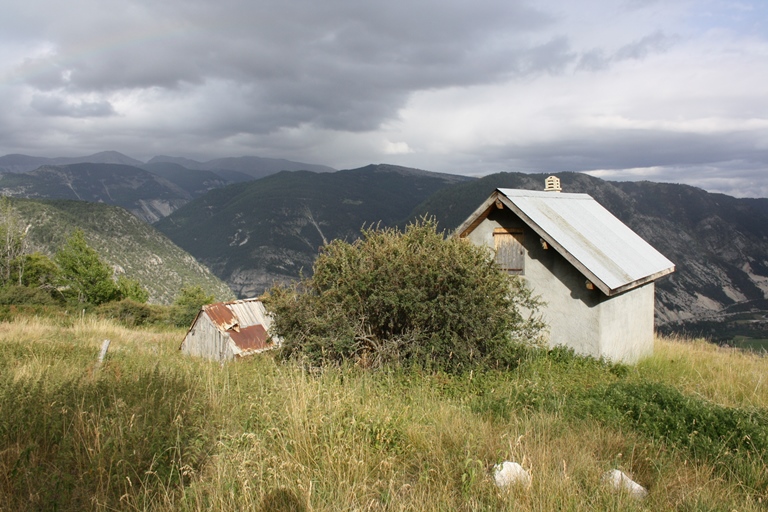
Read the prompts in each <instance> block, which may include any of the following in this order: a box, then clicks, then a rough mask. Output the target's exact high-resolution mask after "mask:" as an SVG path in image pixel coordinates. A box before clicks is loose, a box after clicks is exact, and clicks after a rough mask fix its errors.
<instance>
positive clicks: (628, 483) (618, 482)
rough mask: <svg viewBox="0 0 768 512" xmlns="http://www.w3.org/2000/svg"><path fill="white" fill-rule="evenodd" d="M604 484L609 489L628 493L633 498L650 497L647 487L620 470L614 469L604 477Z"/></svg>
mask: <svg viewBox="0 0 768 512" xmlns="http://www.w3.org/2000/svg"><path fill="white" fill-rule="evenodd" d="M603 482H605V483H606V484H607V485H608V486H609V487H611V488H612V489H614V490H617V491H626V492H628V493H629V495H630V496H632V497H633V498H638V499H641V498H645V497H646V496H647V495H648V491H646V490H645V487H643V486H642V485H640V484H639V483H637V482H635V481H634V480H632V479H631V478H629V476H627V474H626V473H624V472H623V471H619V470H618V469H612V470H610V471H608V472H606V473H605V474H604V475H603Z"/></svg>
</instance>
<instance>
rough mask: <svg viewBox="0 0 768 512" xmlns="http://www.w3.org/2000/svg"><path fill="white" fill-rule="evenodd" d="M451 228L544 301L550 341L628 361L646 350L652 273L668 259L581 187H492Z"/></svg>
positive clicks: (667, 267)
mask: <svg viewBox="0 0 768 512" xmlns="http://www.w3.org/2000/svg"><path fill="white" fill-rule="evenodd" d="M454 236H459V237H460V238H466V239H467V240H469V241H471V242H472V243H474V244H477V245H482V246H486V247H488V249H489V250H491V251H493V253H494V255H495V259H496V262H497V263H498V265H499V266H500V267H501V268H502V269H503V270H505V271H507V272H509V273H510V274H515V275H519V276H521V277H523V278H524V279H525V281H526V282H527V283H528V285H529V286H530V287H531V289H532V290H533V292H534V294H535V295H538V296H539V297H540V298H541V299H542V300H543V301H544V302H545V303H546V304H545V306H543V308H542V316H543V320H544V321H545V322H546V324H547V325H548V327H549V345H550V346H555V345H565V346H567V347H571V348H573V349H574V350H575V351H576V353H578V354H583V355H589V356H593V357H596V358H600V357H603V358H606V359H608V360H611V361H616V362H624V363H635V362H637V361H638V360H639V359H641V358H643V357H645V356H648V355H650V354H652V353H653V338H654V307H655V306H654V302H655V300H654V281H655V280H656V279H659V278H660V277H662V276H665V275H667V274H669V273H671V272H674V269H675V266H674V264H673V263H672V262H671V261H669V260H668V259H667V258H665V257H664V256H663V255H662V254H660V253H659V252H658V251H657V250H656V249H654V248H653V247H652V246H651V245H650V244H648V243H647V242H646V241H645V240H643V239H642V238H640V236H639V235H637V234H636V233H635V232H634V231H632V230H631V229H630V228H629V227H627V226H626V225H625V224H624V223H622V222H621V221H620V220H619V219H617V218H616V217H614V216H613V215H612V214H611V213H610V212H609V211H608V210H606V209H605V208H603V207H602V206H601V205H600V204H599V203H598V202H597V201H595V200H594V199H593V198H592V197H591V196H589V195H587V194H568V193H561V192H560V184H559V180H558V179H557V178H556V177H554V176H551V177H549V178H547V184H546V188H545V191H531V190H516V189H497V190H496V191H495V192H493V193H492V194H491V196H490V197H489V198H488V199H487V200H486V201H485V202H484V203H483V204H482V205H481V206H480V207H479V208H478V209H477V210H475V212H474V213H473V214H472V215H470V216H469V218H468V219H467V220H466V221H464V223H462V224H461V225H460V226H459V227H458V228H457V230H456V232H455V233H454Z"/></svg>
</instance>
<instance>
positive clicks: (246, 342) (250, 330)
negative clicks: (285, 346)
mask: <svg viewBox="0 0 768 512" xmlns="http://www.w3.org/2000/svg"><path fill="white" fill-rule="evenodd" d="M229 337H230V338H231V339H232V341H233V342H235V345H236V346H237V348H239V349H240V352H241V355H242V352H251V351H254V350H263V349H265V348H270V347H271V346H272V344H271V343H268V341H269V335H268V334H267V330H266V329H264V326H262V325H261V324H256V325H251V326H250V327H244V328H242V329H240V332H235V331H230V332H229Z"/></svg>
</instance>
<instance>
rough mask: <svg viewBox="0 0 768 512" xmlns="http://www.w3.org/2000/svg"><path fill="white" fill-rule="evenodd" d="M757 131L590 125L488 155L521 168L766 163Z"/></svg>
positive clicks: (766, 154) (492, 150) (766, 155)
mask: <svg viewBox="0 0 768 512" xmlns="http://www.w3.org/2000/svg"><path fill="white" fill-rule="evenodd" d="M760 137H761V134H760V133H753V134H745V133H738V132H734V133H730V134H696V133H680V132H666V131H663V130H657V131H652V130H639V129H638V130H620V129H611V130H594V129H593V130H584V131H583V132H582V133H581V134H580V135H579V136H578V137H571V138H569V139H563V140H558V141H556V142H553V143H546V144H544V143H540V144H534V145H526V146H524V147H515V146H508V147H504V148H489V149H488V159H491V160H493V159H496V160H501V161H508V162H525V166H526V168H525V170H529V171H540V172H546V171H548V170H551V171H589V170H595V169H635V168H644V167H654V166H667V167H669V166H679V165H698V166H703V165H714V164H716V163H718V162H728V161H735V160H742V161H749V162H752V163H753V165H755V166H756V167H760V166H762V167H763V168H768V148H766V147H765V146H764V145H761V142H760V140H761V139H760Z"/></svg>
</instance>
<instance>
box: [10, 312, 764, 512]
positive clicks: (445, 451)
mask: <svg viewBox="0 0 768 512" xmlns="http://www.w3.org/2000/svg"><path fill="white" fill-rule="evenodd" d="M182 336H183V332H182V331H181V330H173V331H156V330H128V329H125V328H122V327H119V326H117V325H115V324H112V323H109V322H106V321H96V320H92V319H90V318H89V317H87V316H86V317H85V318H84V319H78V320H72V319H71V318H69V319H64V320H61V321H54V320H42V319H34V320H24V319H20V320H16V321H14V322H12V323H3V324H0V369H1V371H0V375H2V377H0V416H1V417H2V418H3V421H2V422H0V509H2V510H22V511H23V510H41V509H42V510H54V509H55V510H91V509H93V510H107V509H110V510H111V509H140V510H211V509H213V510H263V511H266V510H300V511H303V510H306V511H310V510H312V511H324V510H328V511H337V510H510V511H511V510H524V511H525V510H537V511H541V510H553V511H554V510H629V511H632V510H741V511H745V510H746V511H749V510H764V506H765V504H766V503H768V468H766V453H768V450H766V448H767V447H766V443H768V440H766V432H768V416H767V414H768V387H767V386H766V385H765V375H766V372H768V359H765V358H760V357H758V356H754V355H746V354H743V353H740V352H735V351H729V350H724V349H719V348H717V347H714V346H711V345H708V344H705V343H699V342H685V341H675V340H665V339H661V340H658V341H657V344H656V354H655V355H654V356H653V357H652V358H650V359H648V360H646V361H644V362H642V363H641V364H640V365H638V366H637V367H632V368H627V367H617V366H610V365H606V364H602V363H599V362H596V361H594V360H589V359H581V358H575V357H573V356H570V355H568V354H566V353H561V352H553V353H551V354H549V355H547V354H546V353H525V352H521V358H520V363H519V366H518V367H517V368H515V369H512V370H510V371H505V372H489V373H479V374H478V373H470V374H466V375H463V376H448V375H444V374H426V373H419V372H413V373H405V372H398V371H389V372H386V371H381V372H375V373H374V372H365V371H361V370H359V369H356V368H340V369H330V370H326V371H324V372H321V373H307V372H306V371H305V370H303V369H302V368H301V367H299V366H297V365H295V364H291V363H277V362H275V361H274V359H273V358H272V357H271V356H269V355H263V356H258V357H255V358H252V359H249V360H245V361H241V362H238V363H234V364H228V365H225V366H223V367H222V366H220V365H219V364H217V363H209V362H206V361H202V360H199V359H193V358H188V357H184V356H182V355H181V354H180V353H179V350H178V347H179V344H180V341H181V338H182ZM105 338H106V339H110V340H112V345H111V347H110V351H109V353H108V356H107V359H106V362H105V364H104V365H103V366H102V367H101V368H100V369H99V368H97V367H96V365H95V363H96V359H97V354H98V352H99V347H100V345H101V342H102V340H103V339H105ZM506 459H508V460H515V461H518V462H520V463H521V464H522V465H523V466H524V467H526V468H527V469H528V470H530V471H531V474H532V475H533V480H532V484H531V486H530V488H516V489H512V490H510V491H508V492H507V491H500V490H498V489H497V488H496V487H495V485H494V484H493V481H492V478H491V470H492V466H493V465H494V464H496V463H498V462H500V461H502V460H506ZM612 468H619V469H622V470H623V471H625V472H626V473H628V474H630V475H631V476H632V477H633V478H634V479H635V480H637V481H638V482H640V483H641V484H642V485H644V486H645V487H646V488H647V489H648V490H649V496H648V497H647V498H646V499H645V500H643V501H635V500H634V499H632V498H630V497H629V496H627V495H623V494H614V493H612V492H610V491H608V490H607V489H606V488H605V487H604V486H603V485H601V482H600V479H601V475H602V474H603V472H605V471H606V470H609V469H612Z"/></svg>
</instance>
